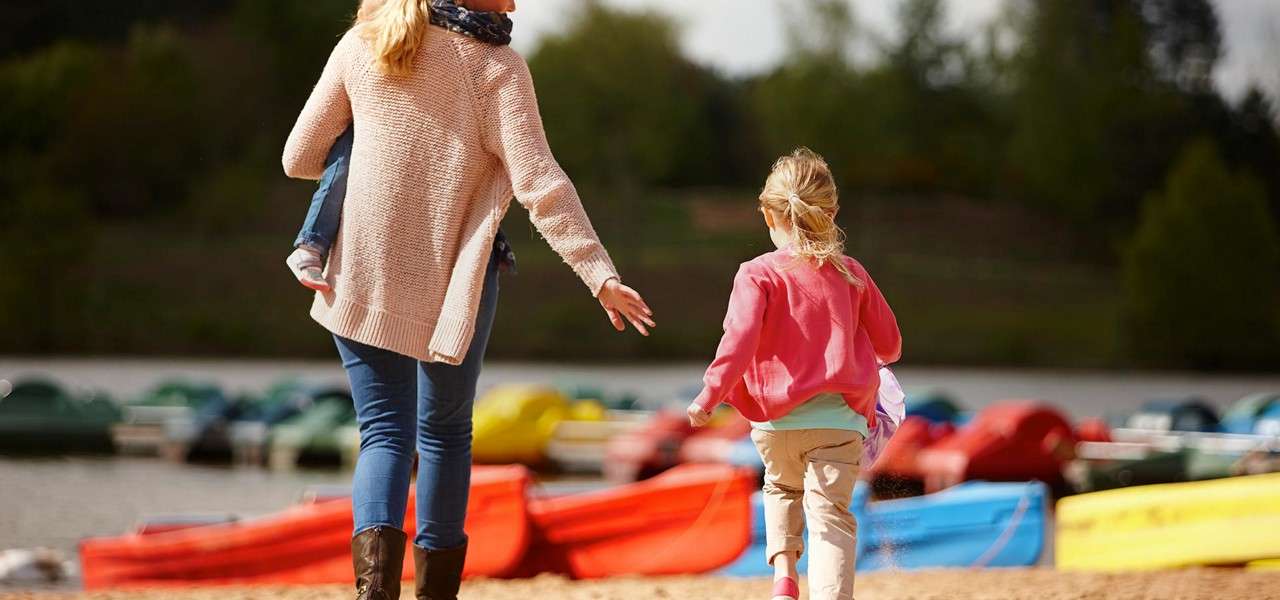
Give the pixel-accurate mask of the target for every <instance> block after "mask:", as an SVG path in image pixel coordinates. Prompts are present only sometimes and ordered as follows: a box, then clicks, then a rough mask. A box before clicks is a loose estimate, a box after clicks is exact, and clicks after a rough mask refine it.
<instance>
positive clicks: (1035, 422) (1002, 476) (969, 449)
mask: <svg viewBox="0 0 1280 600" xmlns="http://www.w3.org/2000/svg"><path fill="white" fill-rule="evenodd" d="M899 433H901V430H900V431H899ZM1075 443H1076V437H1075V433H1074V432H1073V431H1072V430H1071V425H1070V423H1068V422H1067V420H1066V419H1065V418H1064V417H1063V416H1062V415H1061V414H1060V413H1058V411H1056V410H1054V409H1052V408H1049V407H1047V406H1045V405H1043V404H1039V403H1036V402H1017V401H1014V402H1002V403H1000V404H996V405H993V406H990V407H988V408H986V409H985V410H983V411H982V412H980V413H978V416H977V417H976V418H974V420H973V422H971V423H969V424H968V425H966V426H964V427H963V428H961V429H959V430H957V431H956V433H955V434H954V435H952V436H950V437H947V438H946V439H943V440H941V441H939V442H937V443H935V444H933V445H931V446H929V447H928V448H925V449H924V450H921V452H920V457H919V459H918V463H917V464H918V465H919V468H920V471H921V472H922V473H923V474H924V478H925V488H926V491H928V492H936V491H938V490H941V489H944V488H947V487H950V486H953V485H955V484H957V483H960V482H962V481H968V480H971V479H985V480H988V481H1027V480H1031V479H1036V480H1040V481H1043V482H1045V483H1048V484H1049V485H1051V486H1060V485H1063V484H1064V481H1065V480H1064V478H1063V474H1062V467H1063V465H1064V464H1065V463H1066V461H1068V460H1070V459H1071V458H1072V457H1073V456H1074V453H1075Z"/></svg>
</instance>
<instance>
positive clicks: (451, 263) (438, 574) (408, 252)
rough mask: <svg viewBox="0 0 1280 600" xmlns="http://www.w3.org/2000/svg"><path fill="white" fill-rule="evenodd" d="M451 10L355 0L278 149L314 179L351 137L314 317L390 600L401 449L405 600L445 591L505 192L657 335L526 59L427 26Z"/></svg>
mask: <svg viewBox="0 0 1280 600" xmlns="http://www.w3.org/2000/svg"><path fill="white" fill-rule="evenodd" d="M491 1H492V0H483V2H491ZM433 5H434V6H433ZM451 6H453V5H452V3H451V2H449V1H448V0H434V2H431V1H428V0H367V1H366V2H365V3H364V5H363V6H362V7H361V10H360V12H359V16H358V18H357V21H356V23H355V25H354V26H353V27H352V29H351V30H350V31H348V32H347V33H346V35H344V36H343V38H342V39H341V40H340V41H339V42H338V44H337V47H336V48H335V49H334V51H333V54H332V55H331V56H330V58H329V61H328V64H327V65H326V66H325V69H324V72H323V74H322V75H321V77H320V81H319V83H318V84H317V85H316V87H315V90H314V91H313V92H312V94H311V97H310V99H309V100H308V101H307V104H306V106H305V107H304V108H303V110H302V114H301V115H300V116H299V117H298V122H297V124H296V125H295V126H294V128H293V132H292V133H291V134H290V135H289V140H288V142H287V143H286V145H285V151H284V160H283V162H284V169H285V172H286V173H287V174H288V175H289V176H291V177H298V178H305V179H317V178H319V177H320V176H321V174H322V173H323V172H324V171H325V168H326V164H325V163H326V157H327V155H328V154H329V152H330V150H331V149H332V148H333V146H334V142H335V141H336V140H338V138H339V136H341V135H342V134H343V133H344V132H345V131H346V130H347V129H348V127H352V128H353V129H354V136H353V139H352V146H351V151H350V164H349V174H348V182H347V190H346V194H345V196H346V198H345V200H346V201H345V202H343V203H342V208H341V227H340V228H339V229H338V230H337V235H336V239H335V240H334V243H333V245H332V248H331V249H330V250H329V256H328V262H327V265H326V266H325V269H324V272H323V274H322V276H323V278H324V280H325V283H326V284H327V285H325V286H323V287H324V289H323V290H319V291H317V293H316V297H315V301H314V302H313V304H312V308H311V316H312V317H313V318H314V319H315V320H316V321H317V322H319V323H320V324H321V325H323V326H324V327H325V328H327V329H329V330H330V331H331V332H332V333H333V336H334V340H335V342H336V344H337V347H338V353H339V355H340V356H341V358H342V363H343V367H344V368H345V369H346V371H347V376H348V379H349V380H350V383H351V391H352V395H353V397H354V398H355V405H356V412H357V416H358V420H359V426H360V438H361V439H360V457H359V460H358V461H357V465H356V470H355V474H354V476H353V486H352V487H353V490H352V511H353V517H354V521H355V530H354V535H353V539H352V544H351V548H352V560H353V563H354V567H355V575H356V592H357V598H359V599H369V600H374V599H394V598H398V597H399V592H400V579H401V565H402V564H403V559H404V552H405V549H406V542H407V541H408V540H407V536H406V534H405V532H404V530H403V525H404V524H403V520H404V513H405V505H406V499H407V495H408V488H409V480H410V473H411V470H412V465H413V460H414V458H415V455H416V457H417V460H418V464H419V469H418V473H419V474H418V483H417V503H416V504H417V519H416V521H417V523H416V524H417V533H416V536H415V537H414V539H413V553H414V560H415V593H416V597H417V598H419V599H424V598H429V599H432V600H446V599H453V598H455V597H456V595H457V593H458V588H459V582H460V578H461V573H462V566H463V562H464V560H465V558H466V547H467V537H466V533H465V532H464V531H463V522H464V521H465V517H466V507H467V491H468V489H469V485H470V474H471V411H472V402H473V400H474V397H475V388H476V379H477V378H478V376H479V372H480V365H481V362H482V361H483V359H484V352H485V346H486V344H487V342H488V337H489V330H490V326H491V325H492V322H493V317H494V312H495V310H496V302H497V294H498V278H497V277H498V265H499V263H500V261H501V256H500V253H499V252H498V251H497V248H496V245H497V244H496V243H495V240H496V239H497V237H498V233H499V232H498V225H499V223H500V222H501V220H502V217H503V215H504V214H505V213H506V211H507V208H508V206H509V203H510V198H511V196H512V195H513V194H514V196H515V197H516V199H517V201H519V203H520V204H521V205H522V206H524V207H525V208H526V209H528V211H529V217H530V219H531V220H532V222H533V224H534V226H535V227H537V229H538V230H539V232H540V233H541V234H542V236H543V237H544V238H546V240H547V241H548V243H549V244H550V245H551V247H552V248H553V249H555V251H556V252H558V253H559V254H560V256H561V257H562V258H563V259H564V261H565V262H566V263H568V265H569V266H570V268H572V269H573V270H574V272H576V273H577V274H578V276H579V277H580V278H581V279H582V281H583V282H584V283H585V284H586V285H587V288H588V290H589V291H590V292H591V293H592V294H594V295H595V296H596V297H597V298H598V299H599V301H600V305H601V306H602V307H603V308H604V310H605V313H606V315H607V316H608V318H609V320H610V321H611V323H612V324H613V326H614V327H615V328H616V329H618V330H619V331H622V330H623V329H624V328H625V323H626V322H629V323H631V325H632V326H633V327H635V328H636V329H637V330H638V331H639V332H640V333H642V334H645V335H647V334H648V328H649V327H653V325H654V323H653V320H652V312H651V311H650V310H649V308H648V307H647V306H646V305H645V302H644V300H643V299H642V298H641V297H640V295H639V294H637V293H636V292H635V291H634V290H632V289H631V288H629V287H627V286H625V285H622V283H621V281H620V279H619V276H618V273H617V270H616V269H615V268H614V266H613V262H612V261H611V260H610V258H609V254H608V253H607V252H606V251H605V249H604V246H603V245H601V243H600V241H599V239H598V238H597V237H596V234H595V232H594V230H593V229H592V227H591V223H590V221H589V220H588V219H587V215H586V213H585V212H584V210H583V208H582V203H581V202H580V200H579V198H578V195H577V192H576V191H575V189H574V186H573V184H572V183H571V182H570V181H569V179H568V177H566V176H565V174H564V172H563V171H562V170H561V169H560V167H559V166H558V165H557V164H556V161H555V158H554V157H553V156H552V154H551V150H550V149H549V148H548V146H547V142H546V137H545V135H544V133H543V129H542V121H541V119H540V117H539V115H538V106H537V101H536V99H535V95H534V88H533V82H532V80H531V78H530V76H529V70H528V67H527V66H526V64H525V62H524V60H523V59H521V58H520V56H519V55H517V54H516V53H515V52H514V51H512V50H511V49H510V48H509V47H508V46H505V45H494V44H489V43H485V42H483V41H479V40H477V39H475V38H474V37H472V36H469V35H466V34H465V33H460V32H458V31H457V30H455V29H454V28H452V27H448V26H433V25H432V23H433V22H435V23H436V24H437V25H439V24H440V23H441V19H439V14H437V13H439V12H441V11H446V10H448V9H449V7H451ZM433 17H435V18H434V19H433Z"/></svg>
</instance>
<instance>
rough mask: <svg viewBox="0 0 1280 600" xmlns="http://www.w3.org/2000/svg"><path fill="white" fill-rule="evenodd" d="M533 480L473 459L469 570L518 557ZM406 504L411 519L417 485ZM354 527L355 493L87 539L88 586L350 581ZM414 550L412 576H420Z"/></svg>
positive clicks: (504, 569)
mask: <svg viewBox="0 0 1280 600" xmlns="http://www.w3.org/2000/svg"><path fill="white" fill-rule="evenodd" d="M529 481H530V476H529V472H528V470H527V469H525V468H524V467H521V466H507V467H476V468H475V470H474V472H473V474H472V480H471V496H470V502H469V504H468V512H467V523H466V529H467V532H468V535H469V537H470V539H471V542H470V543H471V547H470V550H469V552H468V554H467V564H466V569H465V571H464V575H466V576H488V577H499V576H503V575H509V574H511V573H512V572H513V571H514V570H515V568H516V567H517V566H519V564H520V561H521V559H522V558H523V557H524V556H525V553H526V550H527V548H528V545H529V541H530V527H529V514H528V511H527V510H526V504H527V500H526V497H525V494H526V491H527V488H528V485H529ZM407 512H408V516H407V518H406V519H405V522H406V523H407V524H409V525H410V527H412V523H413V522H414V518H413V513H414V502H413V495H412V494H410V496H409V508H408V511H407ZM351 530H352V521H351V501H350V499H344V500H330V501H326V502H320V503H315V504H306V505H300V506H295V507H292V508H289V509H287V510H285V511H284V512H281V513H279V514H276V515H272V516H270V517H265V518H261V519H254V520H250V521H245V522H240V523H226V524H217V525H208V526H203V527H195V528H189V529H180V530H176V531H167V532H163V533H156V534H150V535H141V534H137V533H134V534H130V535H125V536H121V537H115V538H101V539H89V540H85V541H84V542H82V543H81V545H80V559H81V565H82V570H83V578H84V586H85V588H86V589H89V590H94V589H102V588H109V587H121V586H163V585H176V586H183V585H220V584H324V583H352V582H353V581H354V579H353V575H352V571H351ZM409 538H410V539H413V531H412V530H410V531H409ZM411 555H412V553H408V552H407V553H406V559H405V562H406V565H405V567H406V568H405V571H404V573H405V578H406V579H411V578H412V577H413V565H412V556H411Z"/></svg>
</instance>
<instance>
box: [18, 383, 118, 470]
mask: <svg viewBox="0 0 1280 600" xmlns="http://www.w3.org/2000/svg"><path fill="white" fill-rule="evenodd" d="M119 420H120V410H119V408H117V407H116V405H115V404H114V403H112V402H111V400H110V399H108V398H107V397H106V396H105V395H103V394H99V393H91V394H87V395H84V396H73V395H71V394H69V393H67V391H66V390H64V389H63V388H62V387H61V386H59V385H58V384H56V383H54V382H52V381H49V380H46V379H27V380H22V381H19V382H18V383H16V384H14V385H13V387H12V388H11V389H10V390H9V393H8V394H6V395H5V396H4V397H3V398H2V399H0V452H3V453H5V454H63V453H73V452H86V453H108V452H111V451H112V445H111V425H112V424H113V423H115V422H117V421H119Z"/></svg>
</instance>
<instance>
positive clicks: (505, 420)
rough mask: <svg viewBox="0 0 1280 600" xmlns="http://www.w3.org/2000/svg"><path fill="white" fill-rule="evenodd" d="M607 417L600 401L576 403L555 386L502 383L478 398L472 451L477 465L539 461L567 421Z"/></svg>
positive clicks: (545, 457) (530, 463)
mask: <svg viewBox="0 0 1280 600" xmlns="http://www.w3.org/2000/svg"><path fill="white" fill-rule="evenodd" d="M604 418H605V410H604V407H603V406H601V405H600V404H599V403H598V402H593V401H579V402H572V401H571V400H569V398H568V397H566V396H565V395H564V394H562V393H560V391H559V390H556V389H555V388H551V387H545V386H536V385H504V386H498V387H495V388H493V389H492V390H490V391H489V392H488V393H486V394H485V395H484V397H483V398H480V399H479V400H478V401H477V402H476V408H475V417H474V431H473V436H474V442H473V443H472V449H471V454H472V457H473V458H474V459H475V461H476V462H477V463H485V464H505V463H523V464H526V465H539V464H542V463H543V462H545V461H546V459H547V445H548V443H549V442H550V441H551V438H552V436H553V435H554V434H555V432H556V428H557V427H558V426H559V425H560V424H561V423H562V422H564V421H601V420H603V419H604Z"/></svg>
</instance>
